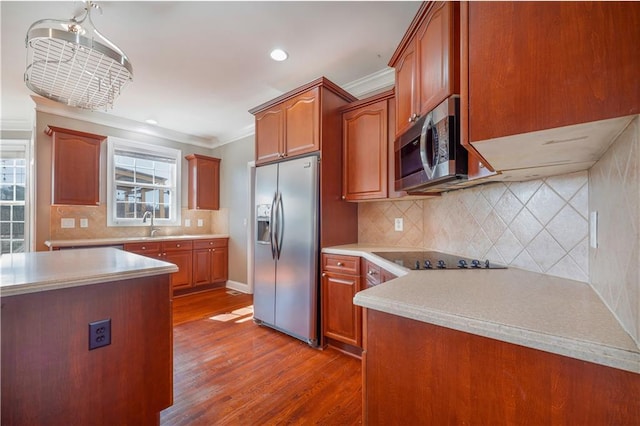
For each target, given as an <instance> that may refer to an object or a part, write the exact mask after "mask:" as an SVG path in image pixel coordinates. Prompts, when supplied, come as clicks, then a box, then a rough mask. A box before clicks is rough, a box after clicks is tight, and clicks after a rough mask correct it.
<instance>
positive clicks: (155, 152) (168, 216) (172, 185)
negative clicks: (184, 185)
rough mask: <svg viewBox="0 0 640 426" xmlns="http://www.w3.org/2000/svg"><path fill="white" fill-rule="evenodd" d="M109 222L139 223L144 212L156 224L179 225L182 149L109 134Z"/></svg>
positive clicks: (109, 223) (120, 224)
mask: <svg viewBox="0 0 640 426" xmlns="http://www.w3.org/2000/svg"><path fill="white" fill-rule="evenodd" d="M107 149H108V156H107V158H108V160H107V162H108V165H107V167H108V184H107V192H108V193H107V197H108V199H109V203H108V204H107V205H108V209H107V225H108V226H142V218H143V216H144V214H145V213H146V212H152V214H153V215H154V220H155V222H154V224H155V225H159V226H162V225H165V226H169V225H171V226H179V225H180V208H179V206H178V202H179V200H180V194H179V185H178V183H177V181H178V176H180V163H181V157H182V155H181V152H180V150H177V149H172V148H165V147H160V146H155V145H147V144H143V143H139V142H132V141H128V140H124V139H119V138H113V137H110V138H109V141H108V148H107Z"/></svg>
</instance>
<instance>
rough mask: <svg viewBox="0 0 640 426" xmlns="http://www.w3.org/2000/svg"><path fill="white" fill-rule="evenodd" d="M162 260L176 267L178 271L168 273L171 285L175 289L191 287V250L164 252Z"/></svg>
mask: <svg viewBox="0 0 640 426" xmlns="http://www.w3.org/2000/svg"><path fill="white" fill-rule="evenodd" d="M162 260H164V261H165V262H171V263H173V264H174V265H176V266H177V267H178V272H174V273H173V274H171V275H170V279H171V287H172V288H173V289H174V290H175V289H179V288H185V287H191V268H192V265H191V262H192V253H191V250H188V251H187V250H184V251H168V252H165V254H164V256H163V257H162Z"/></svg>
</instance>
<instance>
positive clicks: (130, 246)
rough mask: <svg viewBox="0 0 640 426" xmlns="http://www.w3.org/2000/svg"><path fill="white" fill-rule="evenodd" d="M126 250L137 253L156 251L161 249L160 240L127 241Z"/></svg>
mask: <svg viewBox="0 0 640 426" xmlns="http://www.w3.org/2000/svg"><path fill="white" fill-rule="evenodd" d="M124 249H125V250H126V251H131V252H135V253H141V254H142V253H155V252H159V251H160V242H152V243H146V242H145V243H127V244H125V245H124Z"/></svg>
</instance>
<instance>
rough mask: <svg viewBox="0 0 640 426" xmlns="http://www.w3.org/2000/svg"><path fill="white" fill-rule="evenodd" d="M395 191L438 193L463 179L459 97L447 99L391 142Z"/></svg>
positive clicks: (464, 157) (464, 153)
mask: <svg viewBox="0 0 640 426" xmlns="http://www.w3.org/2000/svg"><path fill="white" fill-rule="evenodd" d="M394 149H395V189H396V191H406V192H407V193H409V194H420V193H425V192H438V191H444V190H447V188H449V187H450V186H452V185H456V184H461V183H462V182H461V181H466V180H467V170H468V159H467V150H466V149H465V148H464V147H463V146H462V145H461V144H460V98H459V96H451V97H449V98H447V99H446V100H445V101H444V102H442V103H441V104H440V105H438V106H437V107H436V108H435V109H434V110H433V111H431V112H429V113H428V114H426V115H424V116H422V117H420V118H418V120H416V122H415V123H414V124H413V125H412V126H411V127H410V128H409V129H408V130H407V131H406V132H405V133H403V134H402V135H401V136H400V137H398V138H397V139H396V141H395V145H394Z"/></svg>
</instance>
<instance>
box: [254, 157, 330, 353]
mask: <svg viewBox="0 0 640 426" xmlns="http://www.w3.org/2000/svg"><path fill="white" fill-rule="evenodd" d="M318 161H319V160H318V156H316V155H313V156H309V157H303V158H298V159H294V160H288V161H282V162H279V163H275V164H270V165H266V166H259V167H256V175H255V179H256V180H255V209H256V210H255V213H256V227H255V229H256V235H255V247H254V293H253V306H254V321H255V322H256V323H258V324H263V325H267V326H269V327H272V328H275V329H277V330H280V331H282V332H284V333H287V334H289V335H291V336H293V337H296V338H298V339H301V340H303V341H305V342H307V343H309V344H310V345H312V346H317V345H318V342H319V330H318V328H319V318H318V317H319V308H318V300H319V299H318V297H319V296H318V293H319V290H318V285H319V283H318V275H319V273H318V255H319V238H318V209H319V183H318Z"/></svg>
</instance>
